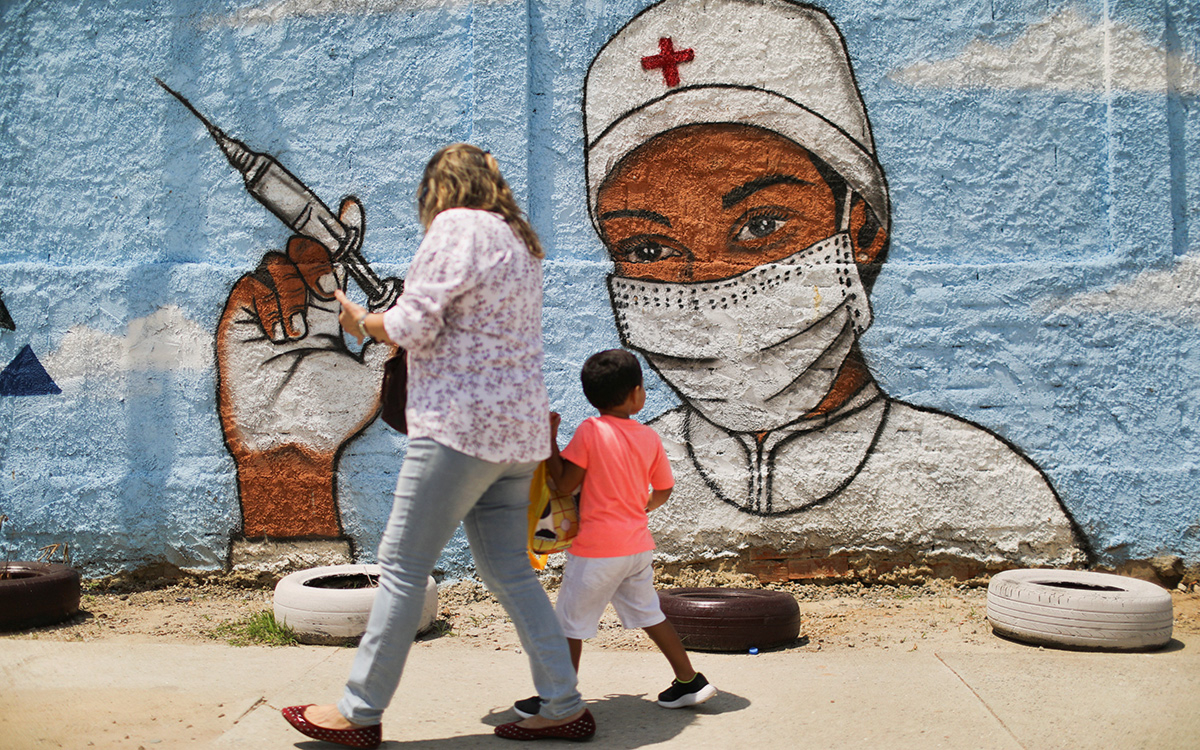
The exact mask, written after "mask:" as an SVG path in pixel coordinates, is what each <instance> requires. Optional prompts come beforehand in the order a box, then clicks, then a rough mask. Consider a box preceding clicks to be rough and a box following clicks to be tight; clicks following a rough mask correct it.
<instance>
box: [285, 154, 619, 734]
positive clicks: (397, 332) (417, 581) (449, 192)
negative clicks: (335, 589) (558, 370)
mask: <svg viewBox="0 0 1200 750" xmlns="http://www.w3.org/2000/svg"><path fill="white" fill-rule="evenodd" d="M417 208H418V212H419V215H420V219H421V223H422V225H424V227H425V229H426V235H425V239H424V241H423V242H422V243H421V246H420V248H419V249H418V250H417V254H416V257H415V258H414V260H413V263H412V267H411V269H410V271H409V274H408V278H407V280H406V282H405V289H404V294H403V295H401V296H400V298H399V299H398V300H397V301H396V304H395V306H394V307H392V308H391V309H390V310H388V311H386V312H384V313H368V312H367V311H366V310H365V309H364V308H363V307H361V306H359V305H356V304H354V303H353V302H351V301H350V300H349V299H347V298H346V296H345V295H344V294H343V293H341V292H340V291H339V292H338V293H337V299H338V301H339V302H341V304H342V312H341V316H340V318H339V320H340V322H341V324H342V327H343V328H344V329H345V330H346V331H347V332H348V333H350V334H351V335H353V336H355V337H356V338H358V339H359V340H360V341H361V340H362V339H363V338H365V337H370V338H373V339H376V340H378V341H383V342H386V343H390V344H393V345H398V346H402V347H404V348H405V349H406V350H407V352H408V408H407V419H408V428H409V433H408V434H409V443H408V453H407V455H406V456H405V459H404V465H403V467H402V469H401V471H400V478H399V481H398V482H397V485H396V491H395V495H394V499H393V506H392V513H391V517H390V518H389V519H388V523H387V528H386V529H385V531H384V534H383V539H382V541H381V542H380V545H379V564H380V566H381V568H382V575H381V577H380V586H379V592H378V594H377V595H376V599H375V604H374V607H373V608H372V610H371V617H370V619H369V621H368V624H367V631H366V633H365V634H364V635H363V637H362V641H361V643H360V645H359V647H358V652H357V654H356V655H355V660H354V664H353V667H352V668H351V671H350V678H349V680H348V681H347V683H346V688H345V691H344V693H343V695H342V698H341V700H340V701H339V702H338V703H337V704H336V705H325V706H313V705H309V706H292V707H289V708H285V709H283V715H284V717H285V718H286V719H287V720H288V722H289V723H291V725H292V726H293V727H295V728H296V729H297V730H299V731H300V732H301V733H303V734H305V735H308V736H309V737H313V738H316V739H320V740H325V741H327V742H335V743H339V744H342V745H347V746H350V747H365V748H371V747H376V746H378V745H379V744H380V742H381V741H382V729H381V723H380V719H381V717H382V715H383V711H384V708H386V707H387V705H388V703H389V702H390V701H391V698H392V695H393V694H394V693H395V691H396V687H397V685H398V684H399V681H400V675H401V672H402V671H403V669H404V662H405V659H406V657H407V655H408V651H409V648H410V646H411V645H412V642H413V638H414V637H415V635H416V631H417V627H418V624H419V619H420V616H421V607H422V604H423V602H424V596H425V581H426V580H427V578H428V575H429V573H430V571H431V570H432V569H433V566H434V564H435V563H436V561H437V559H438V556H439V555H440V554H441V551H442V548H443V547H444V546H445V544H446V542H447V541H449V539H450V537H451V535H452V534H453V533H454V530H455V529H456V528H457V526H458V524H459V522H460V521H461V522H462V523H463V525H464V528H465V529H466V534H467V540H468V542H469V543H470V546H471V552H472V555H473V556H474V560H475V566H476V570H477V572H478V573H479V576H480V577H481V578H482V579H483V581H484V583H485V584H487V587H488V589H489V590H490V591H491V592H492V593H493V594H494V595H495V596H496V598H497V599H499V600H500V603H501V604H502V605H503V606H504V608H505V610H507V612H508V614H509V617H511V618H512V620H513V623H514V624H515V626H516V629H517V633H518V635H519V636H520V639H521V644H522V646H523V647H524V650H525V652H526V653H527V654H529V662H530V667H531V669H532V672H533V682H534V686H535V687H536V688H537V692H538V695H540V696H543V697H544V698H547V701H546V702H545V703H544V704H543V705H542V708H541V712H540V713H539V714H537V715H535V716H532V717H530V718H528V719H525V720H523V721H521V722H514V723H511V724H505V725H502V726H499V727H497V728H496V734H497V735H499V736H501V737H505V738H507V739H522V740H533V739H542V738H551V737H561V738H569V739H583V738H586V737H590V736H591V735H592V734H594V733H595V722H594V721H593V719H592V715H591V713H590V712H589V711H588V710H587V709H586V708H585V707H584V704H583V700H582V698H581V697H580V695H579V692H578V690H576V677H575V670H574V669H573V668H572V665H571V658H570V653H569V651H568V648H567V642H566V640H565V638H564V637H563V635H562V631H561V630H560V629H559V626H558V622H557V620H556V619H555V616H554V610H553V608H552V607H551V605H550V602H549V600H548V599H547V597H546V594H545V591H544V590H543V589H542V587H541V584H540V583H539V582H538V580H537V577H536V575H535V574H534V573H533V570H532V568H531V567H530V566H529V562H528V557H527V555H526V551H525V547H526V507H527V504H528V502H529V485H530V480H531V477H532V474H533V470H534V468H535V467H536V465H537V463H538V462H539V461H541V460H543V459H545V458H546V457H547V456H548V455H549V452H550V429H549V411H550V409H549V400H548V397H547V395H546V387H545V383H544V382H543V380H542V361H543V351H542V327H541V309H542V268H541V259H542V257H543V253H542V248H541V245H540V243H539V242H538V239H537V235H536V234H535V233H534V231H533V228H532V227H531V226H530V225H529V223H528V222H527V221H526V220H525V219H524V217H522V215H521V211H520V209H519V208H518V207H517V204H516V200H515V199H514V198H513V195H512V192H511V190H510V189H509V187H508V185H507V183H506V182H505V180H504V178H503V176H502V175H501V174H500V168H499V165H498V164H497V162H496V159H495V158H494V157H493V156H492V155H491V154H490V153H487V152H486V151H482V150H480V149H479V148H477V147H475V146H471V145H468V144H462V143H459V144H454V145H451V146H447V147H446V148H444V149H442V150H441V151H439V152H438V153H436V154H434V156H433V158H431V159H430V160H429V163H428V165H426V167H425V174H424V176H423V177H422V179H421V186H420V190H419V193H418V201H417Z"/></svg>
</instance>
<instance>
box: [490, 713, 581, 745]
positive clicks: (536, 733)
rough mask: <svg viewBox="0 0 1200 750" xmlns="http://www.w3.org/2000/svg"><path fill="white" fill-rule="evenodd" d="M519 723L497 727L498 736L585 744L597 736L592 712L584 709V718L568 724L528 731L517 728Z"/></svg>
mask: <svg viewBox="0 0 1200 750" xmlns="http://www.w3.org/2000/svg"><path fill="white" fill-rule="evenodd" d="M517 724H518V722H515V721H514V722H511V723H509V724H501V725H500V726H498V727H496V736H497V737H503V738H504V739H506V740H572V741H574V742H583V741H584V740H590V739H591V738H592V737H593V736H594V735H595V734H596V720H595V719H593V718H592V712H591V711H589V710H587V709H586V708H585V709H583V716H580V717H579V718H578V719H576V720H575V721H572V722H568V723H566V724H560V725H559V726H556V727H545V728H544V729H526V728H525V727H519V726H517Z"/></svg>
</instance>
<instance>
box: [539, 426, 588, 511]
mask: <svg viewBox="0 0 1200 750" xmlns="http://www.w3.org/2000/svg"><path fill="white" fill-rule="evenodd" d="M561 421H562V416H561V415H560V414H559V413H558V412H556V411H552V412H550V458H547V459H546V474H548V475H549V476H550V481H551V482H553V483H554V487H555V489H557V490H558V491H559V492H561V493H563V494H564V495H569V494H571V493H572V492H574V491H575V489H576V488H577V487H579V485H581V484H583V475H584V474H585V473H586V471H585V470H584V469H582V468H580V467H579V466H576V465H575V464H573V463H571V462H570V461H568V460H567V459H565V458H563V457H562V454H561V453H559V452H558V424H559V422H561Z"/></svg>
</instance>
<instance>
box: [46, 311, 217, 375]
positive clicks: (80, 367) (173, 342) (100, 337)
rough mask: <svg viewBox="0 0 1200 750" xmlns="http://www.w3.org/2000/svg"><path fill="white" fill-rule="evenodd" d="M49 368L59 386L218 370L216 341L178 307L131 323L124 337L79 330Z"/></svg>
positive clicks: (53, 356)
mask: <svg viewBox="0 0 1200 750" xmlns="http://www.w3.org/2000/svg"><path fill="white" fill-rule="evenodd" d="M44 364H45V367H46V371H47V372H49V373H50V374H51V375H52V376H53V377H54V379H55V381H57V382H59V383H63V382H64V381H68V380H71V379H73V378H82V377H84V376H92V377H95V376H101V377H115V376H117V375H120V374H122V373H128V372H136V371H140V372H145V371H155V370H156V371H160V372H161V371H167V370H193V371H200V370H205V369H210V368H212V366H213V337H212V334H211V333H210V332H209V331H207V330H205V329H204V328H203V327H202V326H201V325H200V324H199V323H196V322H195V321H192V320H188V319H187V318H185V317H184V316H183V311H181V310H180V309H179V308H178V307H175V306H173V305H172V306H168V307H162V308H159V309H158V310H157V311H155V312H154V313H153V314H151V315H148V316H146V317H144V318H136V319H134V320H131V321H130V322H129V327H128V330H127V332H126V335H125V336H124V337H123V338H122V337H120V336H114V335H113V334H111V333H104V332H103V331H97V330H96V329H94V328H88V327H87V326H75V327H73V328H71V329H70V330H69V331H67V334H66V335H65V336H63V340H62V342H61V343H60V344H59V346H58V349H57V350H55V351H54V352H53V353H52V354H50V355H48V356H46V357H45V358H44Z"/></svg>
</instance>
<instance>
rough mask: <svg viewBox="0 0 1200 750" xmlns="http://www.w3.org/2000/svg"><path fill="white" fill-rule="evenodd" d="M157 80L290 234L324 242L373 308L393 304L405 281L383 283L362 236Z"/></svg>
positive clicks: (270, 159)
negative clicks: (364, 253) (369, 260)
mask: <svg viewBox="0 0 1200 750" xmlns="http://www.w3.org/2000/svg"><path fill="white" fill-rule="evenodd" d="M154 80H155V81H158V85H159V86H162V87H163V88H164V89H165V90H166V91H167V93H169V94H171V95H172V96H174V97H175V98H176V99H178V100H179V101H180V102H182V103H183V106H185V107H187V108H188V111H189V112H191V113H192V114H193V115H195V116H196V117H197V118H198V119H199V120H200V122H202V123H204V127H206V128H208V133H209V135H211V136H212V138H213V140H214V141H216V142H217V146H218V147H220V149H221V152H222V153H223V154H225V158H226V159H228V160H229V163H230V164H231V165H232V166H233V168H234V169H236V170H237V171H238V172H239V173H241V175H242V179H243V180H245V182H246V190H247V191H249V193H250V195H253V196H254V198H255V199H256V200H257V201H258V202H259V203H261V204H263V205H264V206H266V207H267V210H269V211H270V212H271V213H273V214H275V216H277V217H278V218H279V220H280V221H282V222H283V223H284V224H286V225H287V226H288V227H289V228H290V229H291V230H292V231H294V232H296V233H297V234H302V235H304V236H305V237H310V238H312V239H314V240H316V241H317V242H319V243H321V244H322V245H323V246H324V247H325V249H327V250H328V251H329V253H330V256H331V257H332V258H333V261H334V262H335V263H338V264H340V265H341V266H343V267H344V268H345V269H346V272H347V273H349V274H350V276H351V277H352V278H353V279H354V281H355V282H356V283H357V284H358V286H359V287H360V288H361V289H362V290H363V292H364V293H365V294H366V295H367V307H368V308H369V309H371V310H385V309H387V308H389V307H391V306H392V303H393V302H395V301H396V298H397V297H399V296H400V292H401V290H402V289H403V282H402V281H400V279H396V278H387V279H380V278H379V276H378V275H377V274H376V273H375V271H373V270H372V269H371V266H370V265H368V264H367V261H366V259H365V258H363V256H362V236H361V234H360V233H359V232H358V230H357V229H355V228H354V227H347V226H345V225H343V224H342V223H341V222H340V221H338V219H337V217H336V216H334V214H333V212H332V211H330V210H329V207H328V206H326V205H325V204H324V203H322V202H321V199H320V198H318V197H317V196H316V194H314V193H313V192H312V191H311V190H309V189H308V187H307V186H306V185H305V184H304V183H303V182H301V181H300V180H299V179H297V178H296V176H295V175H293V174H292V173H291V172H289V171H287V170H286V169H284V168H283V165H282V164H280V163H279V162H278V161H276V160H275V159H274V158H273V157H271V156H269V155H268V154H262V153H258V152H255V151H251V150H250V149H249V148H247V146H246V144H244V143H242V142H241V141H239V140H236V139H234V138H230V137H229V136H227V135H226V134H225V133H224V132H223V131H222V130H221V129H220V128H218V127H217V126H216V125H213V124H212V123H211V122H209V121H208V118H206V117H205V116H204V115H202V114H200V112H199V111H197V110H196V108H195V107H193V106H192V103H191V102H189V101H188V100H187V99H185V98H184V97H183V96H182V95H181V94H179V92H177V91H174V90H172V89H171V88H170V87H169V86H167V84H165V83H163V82H162V81H161V80H159V79H157V78H155V79H154Z"/></svg>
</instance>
